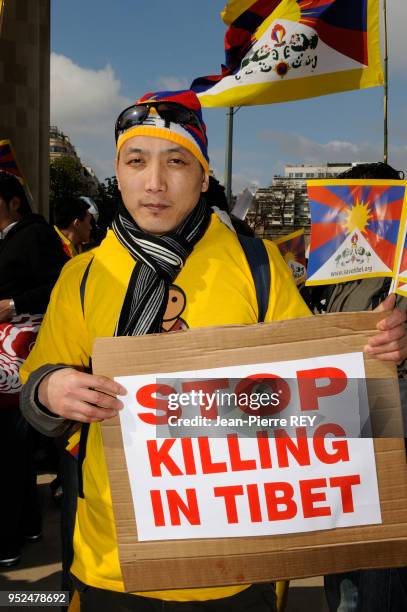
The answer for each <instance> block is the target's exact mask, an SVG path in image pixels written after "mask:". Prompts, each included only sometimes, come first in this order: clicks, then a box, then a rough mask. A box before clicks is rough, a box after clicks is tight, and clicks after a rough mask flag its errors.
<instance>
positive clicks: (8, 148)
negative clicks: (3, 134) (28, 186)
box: [0, 140, 26, 185]
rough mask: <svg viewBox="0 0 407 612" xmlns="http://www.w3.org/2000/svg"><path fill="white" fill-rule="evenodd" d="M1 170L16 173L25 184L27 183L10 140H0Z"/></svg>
mask: <svg viewBox="0 0 407 612" xmlns="http://www.w3.org/2000/svg"><path fill="white" fill-rule="evenodd" d="M0 170H4V171H5V172H9V173H10V174H14V176H16V177H17V178H18V180H19V181H20V183H22V184H23V185H24V184H25V183H26V181H25V178H24V176H23V173H22V172H21V170H20V167H19V165H18V163H17V159H16V156H15V153H14V149H13V145H12V144H11V141H10V140H0Z"/></svg>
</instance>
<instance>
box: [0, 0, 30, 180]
mask: <svg viewBox="0 0 407 612" xmlns="http://www.w3.org/2000/svg"><path fill="white" fill-rule="evenodd" d="M0 1H1V0H0ZM0 170H3V171H5V172H9V173H10V174H14V176H16V177H17V178H18V180H19V181H20V183H22V184H25V183H26V180H25V178H24V176H23V173H22V172H21V170H20V167H19V165H18V163H17V158H16V155H15V153H14V149H13V145H12V144H11V141H10V140H0Z"/></svg>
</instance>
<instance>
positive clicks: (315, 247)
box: [306, 179, 407, 285]
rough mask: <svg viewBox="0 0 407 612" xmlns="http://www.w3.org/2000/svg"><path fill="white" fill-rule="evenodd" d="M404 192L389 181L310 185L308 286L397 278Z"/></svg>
mask: <svg viewBox="0 0 407 612" xmlns="http://www.w3.org/2000/svg"><path fill="white" fill-rule="evenodd" d="M406 187H407V182H405V181H389V180H351V179H349V180H340V181H328V180H325V181H308V183H307V190H308V198H309V206H310V212H311V242H310V254H309V260H308V269H307V281H306V285H324V284H330V283H343V282H346V281H349V280H356V279H360V278H371V277H393V276H394V275H395V272H396V269H397V263H398V257H397V255H398V252H399V247H398V245H399V243H400V240H401V238H400V235H401V233H402V232H403V231H404V229H403V227H401V225H402V223H401V221H402V212H403V202H405V199H406ZM406 205H407V204H406Z"/></svg>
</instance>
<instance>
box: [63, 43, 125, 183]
mask: <svg viewBox="0 0 407 612" xmlns="http://www.w3.org/2000/svg"><path fill="white" fill-rule="evenodd" d="M131 103H132V100H131V99H130V98H127V97H126V96H124V95H123V94H122V93H121V82H120V80H119V79H118V78H117V77H116V76H115V74H114V71H113V69H112V67H111V66H109V65H107V66H105V67H104V68H101V69H100V70H93V69H90V68H84V67H82V66H79V65H78V64H75V63H74V62H73V61H72V60H71V59H70V58H68V57H65V56H64V55H58V54H56V53H52V54H51V124H53V125H57V126H58V127H59V128H60V129H61V130H62V131H63V132H65V133H66V134H67V136H68V137H69V139H70V140H71V142H72V144H73V145H74V146H75V147H76V149H77V152H78V155H79V156H80V157H81V160H82V162H83V163H84V164H85V165H89V166H91V167H92V168H93V169H94V170H95V172H96V174H97V176H98V178H99V179H101V180H103V179H104V178H105V177H106V176H112V175H113V173H114V172H113V163H112V160H113V158H114V137H113V127H114V122H115V120H116V117H117V115H118V114H119V112H120V111H122V110H123V109H124V108H126V106H130V104H131Z"/></svg>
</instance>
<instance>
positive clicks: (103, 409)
mask: <svg viewBox="0 0 407 612" xmlns="http://www.w3.org/2000/svg"><path fill="white" fill-rule="evenodd" d="M126 394H127V391H126V389H125V388H124V387H123V386H122V385H119V384H118V383H116V382H114V381H113V380H112V379H111V378H107V377H106V376H94V375H93V374H86V373H84V372H79V371H78V370H75V369H74V368H62V369H60V370H56V371H55V372H51V374H48V376H46V377H45V378H44V379H43V380H42V381H41V383H40V386H39V388H38V399H39V401H40V402H41V404H42V405H43V406H45V408H46V409H47V410H48V411H49V412H52V413H54V414H55V415H57V416H61V417H63V418H64V419H69V420H72V421H80V422H81V423H94V422H97V421H103V420H104V419H110V418H112V417H114V416H117V415H118V411H119V410H121V409H122V408H123V404H122V402H121V401H120V400H119V399H117V398H116V397H112V396H116V395H126Z"/></svg>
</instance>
